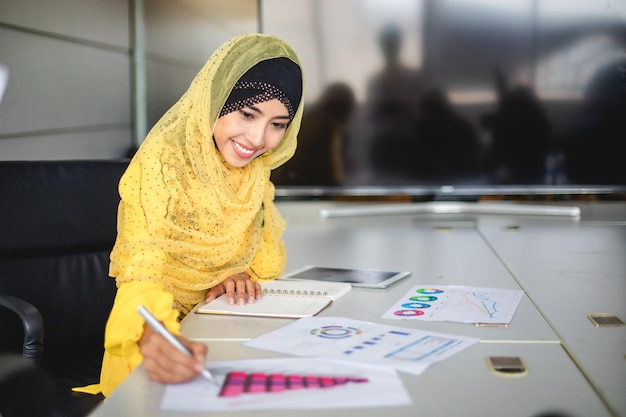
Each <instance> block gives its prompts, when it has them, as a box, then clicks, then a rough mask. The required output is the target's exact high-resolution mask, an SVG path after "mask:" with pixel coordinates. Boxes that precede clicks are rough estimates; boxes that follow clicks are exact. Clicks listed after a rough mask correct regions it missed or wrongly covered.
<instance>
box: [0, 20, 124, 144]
mask: <svg viewBox="0 0 626 417" xmlns="http://www.w3.org/2000/svg"><path fill="white" fill-rule="evenodd" d="M0 50H2V51H3V52H2V60H3V61H4V62H5V63H6V64H7V65H8V67H9V84H8V88H7V91H6V93H5V96H4V99H3V101H2V104H1V105H0V134H3V135H6V134H10V133H11V134H13V133H18V132H32V131H39V130H48V129H63V128H73V127H78V126H92V125H106V124H111V123H121V122H123V123H129V122H130V119H131V115H130V103H129V97H130V75H129V65H130V64H129V57H128V56H127V55H123V54H119V53H115V52H110V51H106V50H101V49H95V48H92V47H88V46H84V45H79V44H74V43H69V42H64V41H60V40H57V39H52V38H45V37H42V36H37V35H32V34H28V33H22V32H16V31H9V30H6V29H2V28H0Z"/></svg>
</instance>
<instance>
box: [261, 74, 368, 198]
mask: <svg viewBox="0 0 626 417" xmlns="http://www.w3.org/2000/svg"><path fill="white" fill-rule="evenodd" d="M355 103H356V102H355V98H354V92H353V91H352V88H351V87H350V86H348V84H346V83H343V82H334V83H331V84H329V85H328V86H326V87H325V88H324V90H323V91H322V94H321V95H320V97H319V99H318V100H317V101H316V102H315V103H313V104H308V105H306V106H305V108H304V115H303V116H302V125H301V127H300V133H299V134H298V149H297V151H296V154H295V155H294V156H293V157H292V158H291V159H290V160H289V161H287V163H285V164H284V165H283V166H281V167H279V168H278V169H275V170H274V171H273V172H272V182H273V183H274V184H276V185H318V186H338V185H342V184H343V178H344V173H345V165H346V163H349V160H346V155H345V152H344V148H345V145H346V141H347V140H348V138H347V130H346V128H347V125H348V123H349V121H350V117H351V116H352V113H353V111H354V106H355Z"/></svg>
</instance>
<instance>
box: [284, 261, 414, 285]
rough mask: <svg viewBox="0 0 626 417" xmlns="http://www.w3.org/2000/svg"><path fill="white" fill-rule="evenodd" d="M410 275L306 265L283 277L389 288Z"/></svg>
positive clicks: (396, 272) (407, 273)
mask: <svg viewBox="0 0 626 417" xmlns="http://www.w3.org/2000/svg"><path fill="white" fill-rule="evenodd" d="M409 275H410V272H398V271H384V270H373V269H354V268H329V267H321V266H306V267H304V268H302V269H299V270H296V271H293V272H291V273H287V274H286V275H285V276H284V277H283V278H287V279H305V280H314V281H332V282H348V283H350V284H352V285H353V286H355V287H368V288H387V287H388V286H390V285H391V284H392V283H394V282H396V281H398V280H400V279H402V278H405V277H407V276H409Z"/></svg>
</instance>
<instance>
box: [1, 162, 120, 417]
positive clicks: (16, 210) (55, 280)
mask: <svg viewBox="0 0 626 417" xmlns="http://www.w3.org/2000/svg"><path fill="white" fill-rule="evenodd" d="M127 165H128V161H125V160H119V161H24V162H11V161H5V162H0V352H13V353H17V354H18V356H21V357H23V358H25V360H27V361H30V362H32V364H33V366H35V367H36V368H35V369H37V370H39V371H41V372H43V373H44V374H45V375H46V376H47V377H49V378H50V380H51V381H52V384H53V386H54V390H53V391H54V392H53V393H52V394H53V395H52V396H51V399H50V407H49V408H50V414H49V415H51V416H64V417H82V416H85V415H87V414H88V413H90V412H91V411H92V410H93V408H94V407H96V406H97V405H98V404H99V403H100V402H101V401H102V399H103V397H102V396H95V395H89V394H81V393H75V392H73V391H71V388H72V387H76V386H84V385H89V384H93V383H97V382H98V381H99V376H100V367H101V362H102V355H103V352H104V347H103V345H104V343H103V342H104V327H105V324H106V320H107V319H108V315H109V312H110V310H111V306H112V305H113V299H114V297H115V293H116V287H115V281H114V280H113V279H112V278H110V277H109V276H108V267H109V254H110V251H111V249H112V247H113V244H114V242H115V237H116V220H117V206H118V203H119V194H118V191H117V187H118V183H119V179H120V177H121V175H122V173H123V172H124V170H125V169H126V167H127ZM13 360H14V359H13ZM11 369H14V368H13V367H11ZM27 371H28V372H30V374H29V373H28V372H26V375H31V376H30V377H28V376H27V379H31V378H32V381H33V383H35V381H36V377H35V375H36V374H37V372H35V371H32V370H28V369H27ZM6 373H7V371H6V370H5V367H4V366H2V367H0V381H4V380H5V379H6V378H9V377H10V376H7V375H6ZM44 385H45V384H44ZM17 386H21V387H22V388H26V389H27V390H28V393H27V394H28V395H29V396H30V400H31V401H32V402H41V403H42V404H43V403H44V402H45V401H46V394H45V392H44V391H42V392H39V390H37V389H35V387H34V386H33V387H28V384H21V385H20V384H17ZM16 389H17V388H16ZM18 391H19V390H18ZM19 398H21V397H20V396H19V395H17V394H15V395H9V396H6V395H5V396H2V398H0V402H4V407H5V408H7V407H8V408H7V409H9V408H10V407H11V404H8V402H10V401H11V400H12V399H14V400H16V401H17V400H19ZM2 406H3V405H2V404H0V410H2V408H1V407H2ZM0 412H1V411H0ZM2 415H3V416H4V414H2ZM7 415H9V414H7Z"/></svg>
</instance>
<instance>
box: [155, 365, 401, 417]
mask: <svg viewBox="0 0 626 417" xmlns="http://www.w3.org/2000/svg"><path fill="white" fill-rule="evenodd" d="M207 366H208V367H209V369H210V370H211V373H212V374H213V375H214V376H215V378H216V380H217V381H218V385H214V384H211V383H210V382H208V381H207V380H205V379H203V378H201V377H200V378H197V379H195V380H193V381H190V382H187V383H184V384H175V385H168V386H167V387H166V388H165V393H164V395H163V398H162V401H161V408H162V409H163V410H168V411H196V412H198V411H201V412H212V411H237V410H280V409H294V410H296V409H324V408H365V407H368V408H369V407H383V406H386V407H389V406H404V405H407V406H408V405H410V404H411V397H410V396H409V395H408V393H407V392H406V389H405V388H404V385H403V384H402V381H401V380H400V378H399V376H398V375H397V373H396V372H395V371H394V370H393V369H389V368H379V367H373V366H367V365H359V364H352V363H346V362H339V361H333V360H328V359H322V358H293V357H289V358H270V359H247V360H238V361H211V362H208V363H207ZM233 371H242V372H245V373H248V374H255V375H258V374H263V373H264V374H266V375H270V374H273V375H277V374H278V375H283V376H289V375H300V376H313V377H317V376H324V377H326V378H328V377H332V378H334V379H336V380H339V379H340V378H346V377H347V378H359V381H360V382H352V383H351V382H347V383H342V384H335V385H332V386H326V387H324V388H321V387H320V388H310V387H309V388H306V387H300V389H283V390H280V391H276V390H273V391H271V392H265V390H258V389H257V390H252V391H256V392H242V393H241V394H239V395H236V396H230V397H229V396H220V395H219V394H220V391H222V388H223V385H224V382H225V379H226V375H227V374H229V373H231V372H233ZM260 391H262V392H260Z"/></svg>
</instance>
